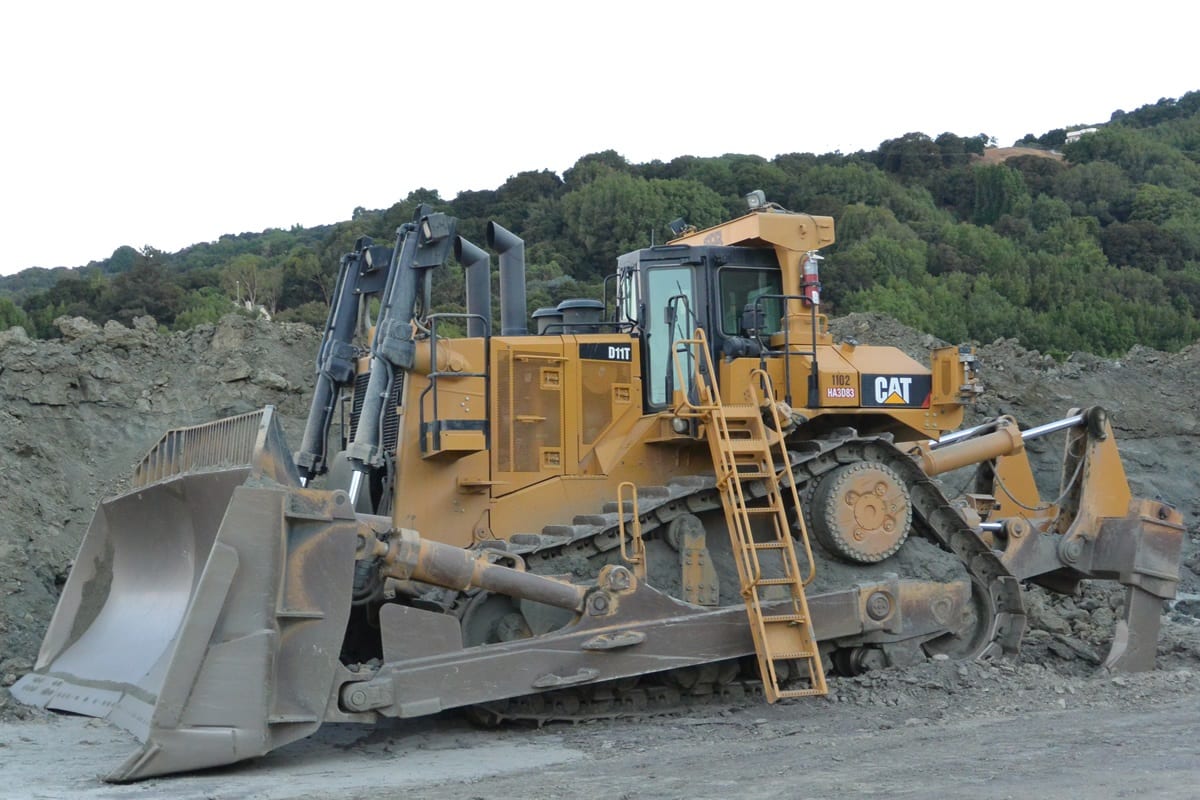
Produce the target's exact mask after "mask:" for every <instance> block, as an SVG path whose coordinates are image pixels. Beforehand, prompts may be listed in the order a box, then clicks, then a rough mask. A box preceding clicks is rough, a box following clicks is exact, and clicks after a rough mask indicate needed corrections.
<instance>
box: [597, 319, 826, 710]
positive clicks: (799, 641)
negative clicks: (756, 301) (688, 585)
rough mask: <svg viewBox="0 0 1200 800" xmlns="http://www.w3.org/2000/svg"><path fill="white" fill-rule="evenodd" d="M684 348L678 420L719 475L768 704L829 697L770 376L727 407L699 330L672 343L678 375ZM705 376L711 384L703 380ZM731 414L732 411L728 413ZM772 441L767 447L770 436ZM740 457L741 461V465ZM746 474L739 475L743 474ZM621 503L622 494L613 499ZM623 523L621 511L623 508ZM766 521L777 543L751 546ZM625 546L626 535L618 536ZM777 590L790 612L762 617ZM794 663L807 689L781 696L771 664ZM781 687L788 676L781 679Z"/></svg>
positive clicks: (760, 373)
mask: <svg viewBox="0 0 1200 800" xmlns="http://www.w3.org/2000/svg"><path fill="white" fill-rule="evenodd" d="M681 345H682V346H683V347H684V348H687V356H688V358H689V359H691V360H692V361H693V363H694V364H695V365H696V367H695V372H694V373H693V375H692V377H693V381H692V385H693V386H694V387H695V395H694V396H695V398H696V399H695V401H693V400H692V399H690V397H689V393H686V392H681V393H680V399H679V400H678V402H677V403H676V405H675V409H674V410H675V414H676V415H677V416H680V417H683V418H685V419H699V420H701V421H702V422H703V423H704V424H705V426H706V431H705V434H706V437H707V439H708V444H709V453H710V455H711V458H712V461H713V468H714V470H715V471H716V478H717V489H718V491H720V493H721V503H722V505H723V506H724V508H725V521H726V524H727V526H728V528H729V537H730V545H731V548H732V552H733V555H734V563H735V564H736V566H737V570H738V579H739V580H740V581H741V595H742V599H743V601H744V602H745V604H746V613H747V616H748V617H749V622H750V630H751V635H752V636H753V638H754V649H755V652H756V654H757V656H758V662H759V668H760V671H761V673H762V677H763V688H764V691H765V693H766V696H767V701H768V702H772V703H773V702H775V701H776V700H778V699H779V698H782V697H801V696H807V695H819V694H826V693H827V691H828V687H827V685H826V683H825V672H824V669H823V667H822V664H821V655H820V649H819V647H818V644H817V640H816V637H815V634H814V633H813V629H812V618H811V616H810V614H809V609H808V599H807V598H806V597H805V592H804V586H805V584H806V583H808V582H810V581H811V580H812V579H813V578H814V577H815V576H816V562H815V560H814V559H813V554H812V549H811V547H810V545H809V542H808V530H807V528H806V527H805V526H804V517H803V510H802V509H801V508H800V498H799V494H798V493H797V491H796V481H795V477H794V476H793V475H792V473H791V458H790V456H789V455H788V452H787V443H786V441H785V440H784V435H783V424H782V421H781V420H780V417H779V408H778V405H779V404H778V403H777V402H776V400H775V393H774V389H773V388H772V386H771V377H770V375H769V374H768V373H767V372H766V370H764V369H761V368H760V369H754V370H752V371H751V372H750V374H749V386H748V387H747V393H746V394H747V397H748V399H749V401H750V402H749V404H744V403H743V404H737V405H735V406H730V407H728V408H727V407H726V406H725V405H724V404H723V403H722V402H721V394H720V390H719V389H718V387H717V384H716V370H715V368H714V367H713V363H712V356H711V353H710V352H709V350H708V342H707V338H706V337H705V335H704V331H703V330H702V329H699V328H698V329H697V330H696V333H695V335H694V338H692V339H680V340H677V341H676V342H675V343H674V349H673V353H672V354H673V357H674V361H675V363H674V366H675V369H676V370H677V371H678V372H680V373H682V372H683V370H682V369H681V365H680V363H679V356H680V354H681V350H680V349H679V348H680V346H681ZM692 347H696V348H697V349H698V350H700V351H702V353H701V354H697V355H695V356H693V354H692V353H691V352H690V348H692ZM706 372H707V375H708V380H707V381H706V380H705V374H704V373H706ZM755 381H757V382H758V383H759V384H761V386H762V394H760V393H759V390H758V387H757V386H756V385H755ZM764 398H765V401H766V402H765V404H766V405H767V406H768V407H769V408H770V409H771V416H770V422H771V423H773V428H771V427H769V426H768V423H767V420H765V419H764V415H763V413H762V406H763V404H764ZM734 409H736V412H735V411H733V410H734ZM731 414H732V418H733V419H735V420H736V421H737V423H738V425H737V432H738V434H739V436H738V438H737V439H736V440H735V438H734V435H733V432H732V429H731V422H730V419H731ZM772 436H774V437H775V442H771V437H772ZM775 446H778V447H779V449H780V453H781V455H782V458H783V462H784V464H783V466H784V468H786V469H787V470H788V476H787V479H788V481H789V487H790V491H791V497H792V501H793V504H794V506H795V508H796V511H797V513H798V514H800V532H801V538H802V541H803V543H804V550H805V556H806V558H807V559H808V567H809V575H808V577H807V578H803V579H802V578H801V576H800V566H799V563H798V560H797V557H796V550H795V543H794V542H793V537H792V532H791V526H790V524H789V522H788V517H787V508H786V506H785V505H784V502H783V495H782V494H781V492H780V488H779V481H780V475H779V470H778V468H777V467H776V463H775V456H774V453H773V448H774V447H775ZM739 456H741V457H742V459H741V460H739ZM743 467H749V468H750V469H749V470H747V471H745V472H743V471H742V469H741V468H743ZM745 480H761V481H762V483H763V485H765V487H766V493H765V495H764V500H765V504H763V505H756V506H755V508H754V509H751V508H750V507H749V506H748V505H747V503H746V494H745V491H744V486H743V481H745ZM618 499H619V500H620V499H621V495H620V494H618ZM621 510H622V518H623V515H624V505H623V504H622V507H621ZM752 511H753V512H754V513H756V514H758V513H765V514H769V515H770V519H771V528H772V531H773V533H774V539H772V540H769V541H761V542H760V541H756V540H755V538H754V529H753V524H752V522H751V512H752ZM621 543H622V547H624V533H623V529H622V536H621ZM759 550H763V551H764V552H774V551H779V558H780V559H781V562H777V563H779V566H780V567H781V568H782V572H783V576H784V577H781V578H770V579H767V578H764V577H763V575H764V573H763V565H762V563H761V560H760V559H759ZM775 586H787V587H788V599H789V600H790V605H791V613H785V614H777V613H773V614H766V613H764V609H763V603H764V601H765V599H764V598H763V597H762V596H760V595H759V592H760V590H763V589H770V588H773V587H775ZM777 661H779V662H792V661H796V662H798V663H800V664H803V665H804V667H805V668H806V669H807V671H808V680H809V688H807V689H786V690H785V689H782V688H781V686H780V672H779V669H778V668H777V666H776V662H777ZM784 679H785V680H786V673H785V674H784Z"/></svg>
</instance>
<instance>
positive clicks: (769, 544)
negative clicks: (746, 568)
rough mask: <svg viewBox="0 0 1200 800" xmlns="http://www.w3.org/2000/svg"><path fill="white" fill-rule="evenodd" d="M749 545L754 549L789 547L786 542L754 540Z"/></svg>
mask: <svg viewBox="0 0 1200 800" xmlns="http://www.w3.org/2000/svg"><path fill="white" fill-rule="evenodd" d="M750 546H751V547H753V548H754V549H755V550H786V549H787V548H788V547H789V545H788V543H787V542H755V543H754V544H752V545H750Z"/></svg>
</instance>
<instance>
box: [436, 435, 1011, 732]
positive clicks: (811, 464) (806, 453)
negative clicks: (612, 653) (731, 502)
mask: <svg viewBox="0 0 1200 800" xmlns="http://www.w3.org/2000/svg"><path fill="white" fill-rule="evenodd" d="M793 447H794V449H792V450H790V451H789V452H790V453H791V455H792V465H791V470H792V475H793V476H794V478H795V481H796V487H797V489H798V490H799V491H800V492H801V494H802V496H805V495H806V494H810V493H811V489H812V487H813V486H814V485H815V484H816V482H817V481H818V480H819V479H820V478H821V477H823V476H824V475H826V474H827V473H829V472H830V471H831V470H834V469H836V468H838V467H839V466H841V465H844V464H849V463H854V462H859V461H871V462H878V463H882V464H885V465H886V466H888V467H890V468H891V469H892V470H894V471H895V472H896V473H897V474H898V475H899V476H900V477H901V479H902V480H903V482H904V485H905V486H906V487H907V489H908V492H909V494H910V498H911V503H912V508H913V534H915V536H911V537H910V538H909V541H908V542H906V543H905V545H904V546H903V547H902V548H901V550H900V552H899V553H897V554H896V555H895V556H892V557H891V558H889V559H886V560H884V561H882V562H880V564H878V565H853V567H850V565H846V564H844V563H841V562H835V561H832V560H826V561H825V562H824V563H822V562H821V560H820V559H819V560H818V576H819V578H818V581H819V582H818V587H819V588H822V589H827V588H840V586H845V585H848V582H849V581H850V580H851V579H852V578H847V572H846V571H847V570H848V569H851V568H852V569H855V570H856V571H857V574H858V576H859V577H860V578H862V577H865V576H867V575H869V574H871V573H872V572H876V573H880V572H886V571H892V572H895V571H896V570H897V565H898V564H899V565H904V562H905V558H904V553H905V551H906V550H908V551H910V552H911V551H912V550H914V549H919V548H921V547H923V546H924V547H928V546H929V543H932V544H933V545H936V546H937V547H938V548H940V549H941V550H943V551H946V552H947V553H949V554H953V556H952V557H950V556H947V559H948V560H953V559H955V558H956V559H957V561H958V562H959V563H960V564H961V566H962V568H964V569H965V570H966V572H967V574H968V575H969V576H970V578H971V581H972V584H973V587H974V591H973V595H974V597H973V606H974V612H975V624H974V627H973V629H972V631H971V634H970V635H969V636H968V637H965V638H964V637H960V636H956V635H953V634H952V633H951V632H949V631H948V632H947V635H946V636H944V637H941V638H940V639H939V640H938V641H930V642H926V643H925V649H926V651H927V652H928V653H929V654H933V653H937V652H944V653H945V654H947V655H949V656H950V657H951V658H954V659H965V658H977V659H981V660H990V659H994V658H999V657H1005V656H1013V655H1015V654H1016V652H1017V650H1018V648H1019V645H1020V640H1021V636H1022V634H1023V632H1024V627H1025V615H1024V611H1023V607H1022V601H1021V595H1020V587H1019V585H1018V582H1017V580H1016V579H1015V578H1014V577H1013V576H1012V575H1011V574H1009V573H1008V571H1007V570H1006V569H1005V568H1004V566H1003V564H1002V563H1001V562H1000V560H999V558H998V557H997V556H996V555H995V554H994V553H993V552H992V551H991V550H990V549H989V548H988V546H987V545H986V544H985V543H984V542H983V541H982V540H980V538H979V537H978V536H977V535H976V534H975V532H974V531H973V530H972V529H971V528H970V526H968V525H967V523H966V522H965V521H964V520H963V518H962V516H961V515H960V514H959V513H958V511H956V510H955V509H954V508H953V507H952V506H951V504H950V502H949V500H948V499H947V498H946V497H945V495H944V494H943V493H942V491H941V489H940V488H939V487H938V486H937V484H935V483H934V482H933V481H932V480H931V479H930V478H929V477H928V476H927V475H925V473H923V472H922V471H921V469H920V468H919V467H918V466H917V464H916V463H915V462H914V461H913V460H912V459H911V458H910V457H909V456H907V455H906V454H905V453H904V452H903V451H902V450H900V449H899V448H898V447H897V446H896V445H895V444H893V443H892V441H891V440H890V438H888V437H860V436H859V435H858V434H857V432H856V431H854V430H852V429H842V430H840V431H837V432H835V433H834V434H833V435H831V436H829V437H826V438H822V439H819V440H807V441H802V442H797V443H795V444H794V445H793ZM747 489H748V495H749V496H753V497H762V496H763V495H764V494H765V492H766V488H765V487H764V486H763V484H762V483H761V482H759V483H751V484H747ZM638 505H639V508H638V511H639V519H640V522H641V527H642V536H643V538H644V539H645V540H646V543H647V550H648V560H650V561H651V563H653V562H654V561H655V555H656V553H655V551H656V550H657V553H658V555H659V556H660V559H659V560H663V561H668V562H669V559H661V555H662V554H663V553H665V552H666V549H667V548H669V547H671V546H672V545H671V543H670V538H671V536H670V532H671V525H672V522H674V521H676V520H678V519H680V518H681V517H683V516H684V515H688V514H691V515H696V516H699V517H701V518H707V520H706V524H705V527H706V528H707V529H708V537H707V538H708V546H709V548H710V550H712V551H714V557H713V560H714V562H717V563H721V561H722V560H724V561H725V563H726V565H727V566H728V567H729V569H730V571H729V573H728V574H727V575H723V576H722V580H721V592H720V604H721V605H727V604H730V603H737V602H741V599H740V595H739V593H738V589H739V587H738V586H737V581H736V578H732V580H731V579H730V576H731V575H732V565H731V564H729V563H728V558H724V559H723V558H722V555H720V554H718V553H723V554H727V553H728V550H727V548H728V542H727V539H728V537H727V534H726V531H725V523H724V516H723V513H722V507H721V498H720V494H719V493H718V491H717V489H716V485H715V481H714V479H713V478H712V477H711V476H693V477H688V478H683V479H679V480H676V481H673V482H672V483H671V484H670V485H669V486H656V487H643V488H641V489H640V490H639V494H638ZM619 516H620V515H619V513H618V508H617V504H616V503H615V502H613V503H609V504H607V505H606V506H605V508H604V510H603V513H600V514H595V515H585V516H579V517H576V518H575V519H574V520H573V521H572V522H571V523H570V524H567V525H552V526H547V527H546V528H545V529H544V530H543V532H542V533H541V534H532V535H531V534H518V535H516V536H514V537H512V539H511V540H510V542H509V545H508V547H509V549H510V550H513V551H515V552H517V553H519V554H520V555H521V556H522V557H523V558H524V559H525V561H526V565H527V568H528V569H529V570H530V571H531V572H537V573H541V574H555V575H562V574H564V573H566V574H571V575H572V576H574V577H576V578H590V577H594V576H595V574H596V573H597V572H598V571H599V568H600V567H601V566H603V565H604V564H607V563H615V562H617V561H618V560H619V547H620V535H621V534H620V529H619ZM627 516H628V515H627ZM914 540H915V541H914ZM922 540H924V541H922ZM723 548H724V549H723ZM817 549H818V548H816V547H814V552H815V551H816V550H817ZM801 559H803V556H802V555H801ZM827 567H828V568H830V570H827V569H826V568H827ZM838 570H841V574H840V575H839V574H837V572H838ZM827 571H832V572H834V573H835V574H834V576H833V580H834V584H833V585H826V586H820V576H821V573H822V572H827ZM674 574H675V582H674V584H673V585H672V578H671V576H670V573H669V571H668V572H665V573H661V574H659V575H657V576H656V574H655V573H654V572H653V571H652V572H651V574H650V575H649V580H650V582H651V584H652V585H654V586H656V587H657V588H659V589H662V590H664V591H668V592H669V593H671V594H673V595H676V596H679V589H680V586H679V583H678V570H677V569H676V570H675V573H674ZM826 577H828V576H826ZM904 577H909V576H907V575H906V576H904ZM449 610H450V611H451V612H452V613H456V614H458V615H459V616H460V618H461V619H462V621H463V629H464V636H466V637H468V639H469V641H468V644H482V643H486V642H489V641H501V640H505V639H510V638H516V637H520V636H528V635H530V634H531V633H541V632H544V630H541V629H539V622H538V621H537V620H533V621H529V620H525V619H524V618H523V617H522V615H521V614H520V612H519V611H518V610H517V609H516V607H514V606H513V605H512V604H511V603H510V602H509V601H508V599H507V598H501V597H497V596H493V595H481V594H480V593H478V592H469V593H465V594H462V595H458V596H456V597H454V598H453V601H452V607H451V608H450V609H449ZM546 624H549V623H546V622H545V621H543V622H542V623H541V625H542V626H544V625H546ZM746 662H747V663H739V662H737V661H733V662H720V663H715V664H710V665H705V666H704V667H702V668H690V669H686V670H675V671H670V672H664V673H656V674H652V675H645V676H641V677H640V678H638V679H628V680H624V681H616V682H609V683H602V684H593V685H588V686H582V687H578V688H575V689H569V690H555V691H552V692H545V693H541V694H534V695H526V696H523V697H519V698H513V699H511V700H507V701H501V702H496V703H489V704H486V705H484V706H478V707H475V708H474V709H472V712H473V715H474V716H475V717H476V718H477V719H478V720H480V721H483V722H486V723H498V722H501V721H504V720H528V721H534V722H537V723H539V724H540V723H543V722H548V721H553V720H582V719H594V718H604V717H614V716H628V715H654V714H656V713H668V712H676V711H678V710H680V709H681V708H686V707H687V706H689V705H691V704H695V703H703V702H711V701H718V702H732V701H740V700H741V699H744V698H747V697H754V696H759V695H761V694H762V685H761V682H760V681H759V680H758V679H757V676H756V674H755V673H756V671H757V670H756V669H755V667H754V664H753V659H748V660H746Z"/></svg>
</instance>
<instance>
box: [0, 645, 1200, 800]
mask: <svg viewBox="0 0 1200 800" xmlns="http://www.w3.org/2000/svg"><path fill="white" fill-rule="evenodd" d="M1198 696H1200V674H1197V673H1196V672H1193V671H1191V670H1187V669H1177V670H1169V671H1159V672H1155V673H1150V674H1144V675H1135V676H1118V677H1115V678H1114V677H1109V676H1099V677H1096V676H1093V677H1064V676H1061V675H1058V674H1057V673H1055V672H1054V671H1053V670H1051V669H1046V668H1043V667H1041V666H1038V665H1036V664H1024V665H1022V666H1020V667H1019V668H1016V669H1013V668H1009V667H990V666H983V665H975V664H969V665H964V664H954V663H931V664H927V665H923V666H921V667H919V668H916V669H908V670H903V671H900V670H890V671H886V672H883V673H879V674H876V675H871V676H863V677H860V678H854V679H835V680H834V681H833V683H832V691H831V694H830V697H829V698H827V699H821V700H806V701H794V702H787V703H783V704H779V705H776V706H767V705H765V704H760V703H756V702H749V703H746V704H744V705H739V706H717V707H706V708H704V709H703V710H701V711H698V712H697V711H693V712H692V713H691V714H689V715H688V716H676V717H664V718H657V719H649V720H611V721H598V722H592V723H588V724H582V725H550V726H547V727H545V728H542V729H534V728H525V727H508V728H502V729H500V730H479V729H477V728H474V727H472V726H470V725H469V724H467V723H466V722H464V721H462V720H461V719H459V718H458V717H456V716H443V717H438V718H434V719H425V720H418V721H414V722H406V723H399V722H389V723H385V724H382V725H380V726H378V727H375V728H370V727H363V726H327V727H325V728H323V729H322V730H321V731H319V732H318V733H317V734H316V735H315V736H313V737H311V738H310V739H308V740H306V741H303V742H299V743H297V744H295V745H292V746H289V747H286V748H283V749H282V750H279V751H277V752H275V753H272V754H271V755H269V756H266V757H264V758H262V759H259V760H257V761H254V762H251V763H249V764H244V765H241V766H237V767H231V768H225V769H220V770H213V771H208V772H205V773H199V774H193V775H185V776H179V777H174V778H167V779H157V780H150V781H145V782H142V783H138V784H134V785H130V786H113V785H109V784H105V783H102V782H101V781H100V780H99V778H98V777H97V776H98V773H101V772H103V771H105V770H106V769H108V768H111V767H112V766H115V764H116V763H117V762H119V761H120V760H121V759H123V758H124V757H125V756H126V755H128V754H129V753H130V752H131V751H132V750H133V748H134V740H133V738H132V737H130V736H128V735H126V734H124V733H123V732H121V731H119V730H117V729H115V728H112V727H111V726H108V725H106V724H104V723H100V722H97V721H95V720H87V719H84V718H79V717H60V716H50V717H42V718H38V719H35V720H30V721H27V722H21V723H10V724H6V725H3V726H0V775H3V777H4V781H5V792H4V795H5V796H6V797H10V798H14V799H16V798H30V799H33V798H37V799H38V800H41V799H42V798H60V797H61V798H81V800H101V799H104V800H124V799H125V798H138V800H150V799H152V798H167V797H170V798H178V799H179V800H207V799H208V798H212V800H233V798H239V800H240V799H241V798H255V799H256V800H290V799H291V798H318V799H319V800H332V799H333V798H339V800H341V799H342V798H361V800H383V798H395V797H398V796H403V797H410V798H423V799H425V800H451V799H453V800H461V799H464V798H486V800H507V799H508V798H523V800H562V799H563V798H574V797H589V798H594V797H601V798H629V799H630V800H633V799H634V798H637V800H646V799H648V798H685V797H687V798H731V797H736V798H739V800H767V798H772V799H773V798H791V797H801V796H803V797H805V798H846V797H872V796H880V797H889V798H904V797H946V798H956V797H972V798H1009V797H1011V798H1024V797H1038V798H1077V797H1081V796H1087V797H1089V798H1108V797H1147V798H1150V797H1153V798H1194V797H1196V793H1197V788H1196V787H1197V786H1198V785H1200V703H1197V701H1196V698H1197V697H1198Z"/></svg>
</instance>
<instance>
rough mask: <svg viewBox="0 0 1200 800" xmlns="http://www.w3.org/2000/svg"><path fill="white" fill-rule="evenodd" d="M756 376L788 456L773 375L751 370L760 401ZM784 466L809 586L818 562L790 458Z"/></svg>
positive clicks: (754, 392) (771, 460) (771, 459)
mask: <svg viewBox="0 0 1200 800" xmlns="http://www.w3.org/2000/svg"><path fill="white" fill-rule="evenodd" d="M755 377H757V378H759V380H760V381H761V383H762V387H763V395H764V398H765V401H766V403H767V406H768V407H769V408H770V409H771V421H772V422H773V423H774V425H775V432H776V433H777V434H778V435H779V447H780V449H781V450H782V451H783V455H784V456H785V457H786V455H787V449H786V447H785V446H784V441H783V421H782V420H781V419H780V418H779V403H778V401H776V399H775V389H774V387H773V386H772V385H771V376H770V375H768V374H767V372H766V370H762V369H756V370H752V371H751V372H750V392H751V394H752V396H753V399H754V400H755V401H758V400H759V397H758V388H757V387H756V386H755V385H754V378H755ZM761 406H762V403H761V402H759V407H761ZM770 450H771V448H767V458H768V462H769V463H770V465H771V469H772V471H774V472H775V473H776V474H779V472H778V470H776V469H775V459H774V457H772V456H771V452H770ZM784 466H785V467H786V469H787V485H788V490H789V491H790V492H791V495H792V508H794V509H796V518H797V521H798V522H799V523H800V541H801V542H802V543H803V544H804V556H805V558H807V559H808V577H806V578H805V579H804V581H803V583H804V585H805V586H808V585H809V584H810V583H812V581H813V578H815V577H817V562H816V561H815V560H814V559H813V552H812V545H811V544H810V543H809V541H808V526H807V525H806V524H805V522H804V508H803V507H802V506H801V505H800V494H799V492H797V491H796V478H795V476H794V475H793V474H792V465H791V463H790V460H789V463H787V464H785V465H784ZM788 552H789V553H792V558H793V559H794V558H795V557H796V554H795V553H794V552H792V551H791V550H790V549H789V550H788ZM792 566H794V567H796V569H797V572H799V564H796V563H794V562H793V564H792Z"/></svg>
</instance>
